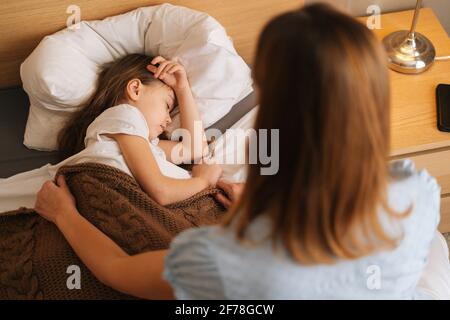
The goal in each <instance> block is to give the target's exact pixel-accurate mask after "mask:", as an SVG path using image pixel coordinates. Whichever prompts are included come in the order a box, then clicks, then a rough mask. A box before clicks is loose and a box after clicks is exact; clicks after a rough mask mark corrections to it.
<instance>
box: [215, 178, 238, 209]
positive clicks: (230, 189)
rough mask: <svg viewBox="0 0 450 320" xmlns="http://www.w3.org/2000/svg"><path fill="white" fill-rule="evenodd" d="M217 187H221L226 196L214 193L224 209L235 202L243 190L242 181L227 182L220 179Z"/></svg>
mask: <svg viewBox="0 0 450 320" xmlns="http://www.w3.org/2000/svg"><path fill="white" fill-rule="evenodd" d="M217 187H219V188H220V189H222V190H223V191H224V192H225V194H226V195H227V196H226V197H225V196H223V195H222V194H221V193H216V195H215V197H216V199H217V201H219V202H220V203H221V204H222V205H223V206H224V207H225V208H226V209H229V208H230V207H231V206H232V205H233V204H235V203H236V202H237V201H238V200H239V198H240V197H241V196H242V191H244V184H243V183H229V182H225V181H224V180H220V181H219V182H218V183H217Z"/></svg>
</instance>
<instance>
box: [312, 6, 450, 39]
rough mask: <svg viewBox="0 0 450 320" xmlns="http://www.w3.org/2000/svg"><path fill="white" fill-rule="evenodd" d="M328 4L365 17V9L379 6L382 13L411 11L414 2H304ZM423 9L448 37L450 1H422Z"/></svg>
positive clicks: (449, 29)
mask: <svg viewBox="0 0 450 320" xmlns="http://www.w3.org/2000/svg"><path fill="white" fill-rule="evenodd" d="M316 2H330V3H333V4H335V5H338V6H339V7H341V8H343V9H345V10H347V11H348V12H350V13H351V14H353V15H355V16H364V15H366V10H367V7H368V6H370V5H379V6H380V8H381V11H382V12H383V13H386V12H392V11H400V10H406V9H412V8H414V7H415V5H416V0H305V4H311V3H316ZM424 7H430V8H432V9H433V11H434V13H435V14H436V15H437V16H438V18H439V20H440V22H441V24H442V25H443V26H444V28H445V29H446V30H447V33H448V34H449V35H450V0H424Z"/></svg>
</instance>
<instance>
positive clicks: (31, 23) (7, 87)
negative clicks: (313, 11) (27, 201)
mask: <svg viewBox="0 0 450 320" xmlns="http://www.w3.org/2000/svg"><path fill="white" fill-rule="evenodd" d="M163 2H164V1H137V0H127V1H120V2H118V3H115V4H114V6H112V5H111V2H110V1H106V0H96V1H87V0H83V1H78V2H77V5H78V8H79V9H80V14H81V19H82V20H92V19H102V18H104V17H107V16H111V15H115V14H119V13H122V12H126V11H129V10H132V9H134V8H137V7H141V6H149V5H156V4H160V3H163ZM171 3H172V4H175V5H181V6H186V7H189V8H192V9H196V10H200V11H204V12H207V13H209V14H210V15H212V16H213V17H215V18H216V19H217V20H218V21H219V22H220V23H222V24H223V25H224V26H225V28H226V29H227V32H228V34H229V35H230V36H231V37H232V39H233V41H234V45H235V47H236V49H237V51H238V53H239V54H240V55H241V56H242V57H243V58H244V60H245V61H246V62H247V63H248V64H251V63H252V57H253V55H254V47H255V44H256V41H257V35H258V33H259V31H260V30H261V28H262V27H263V25H264V24H265V23H266V22H267V21H268V20H269V19H270V18H271V17H272V16H274V15H276V14H278V13H280V12H283V11H285V10H289V9H292V8H296V7H299V6H300V5H301V4H302V1H297V0H295V1H294V0H279V1H276V2H273V1H271V0H259V1H245V2H242V1H238V0H228V1H219V0H208V1H202V0H181V1H171ZM0 12H2V14H1V17H2V19H0V73H1V74H2V77H1V78H0V135H1V139H0V150H2V151H1V152H0V178H6V177H9V176H12V175H14V174H16V173H19V172H23V171H28V170H31V169H34V168H38V167H40V166H42V165H44V164H47V163H52V164H54V163H56V162H57V161H58V159H57V154H56V152H42V151H36V150H30V149H27V148H26V147H25V146H24V145H23V134H24V128H25V123H26V120H27V115H28V108H29V100H28V97H27V94H26V93H25V92H24V91H23V89H22V87H21V81H20V75H19V66H20V64H21V63H22V61H23V60H24V59H25V58H26V57H27V56H28V55H29V54H30V53H31V51H32V50H33V49H34V47H35V46H36V45H37V44H38V43H39V41H40V40H41V39H42V38H43V36H45V35H47V34H50V33H53V32H55V31H57V30H59V29H62V28H64V27H65V23H66V20H67V19H68V17H69V16H70V14H71V11H70V8H69V3H65V2H64V1H58V0H46V1H40V2H35V1H31V0H19V1H11V0H6V1H2V3H1V4H0ZM13 30H14V32H12V31H13ZM255 105H256V97H255V94H254V93H252V94H250V95H249V96H247V97H246V98H245V99H243V100H242V101H240V102H239V103H237V104H236V105H235V106H234V107H233V108H232V110H231V111H230V112H229V113H228V114H227V115H226V116H225V117H223V118H222V119H221V120H219V121H218V122H216V123H215V124H213V125H211V126H210V127H214V128H218V129H220V130H221V131H222V132H224V131H225V130H226V129H227V128H230V127H231V126H232V125H233V124H234V123H236V122H237V121H238V120H239V119H241V118H242V117H243V116H244V115H245V114H247V113H248V112H249V111H250V110H251V109H252V108H253V107H255Z"/></svg>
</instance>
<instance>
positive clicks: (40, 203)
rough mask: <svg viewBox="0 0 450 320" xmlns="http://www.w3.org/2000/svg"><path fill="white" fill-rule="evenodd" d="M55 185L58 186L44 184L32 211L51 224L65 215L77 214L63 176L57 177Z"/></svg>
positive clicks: (52, 183)
mask: <svg viewBox="0 0 450 320" xmlns="http://www.w3.org/2000/svg"><path fill="white" fill-rule="evenodd" d="M57 183H58V185H56V184H55V183H54V182H53V181H47V182H45V183H44V184H43V185H42V187H41V190H39V192H38V194H37V199H36V204H35V205H34V210H36V212H37V213H39V215H41V216H42V217H43V218H45V219H47V220H49V221H51V222H53V223H56V222H57V220H58V219H59V218H60V217H62V216H64V215H65V214H69V213H73V212H77V208H76V202H75V198H74V197H73V195H72V194H71V193H70V190H69V187H68V186H67V184H66V180H65V179H64V176H59V177H58V179H57Z"/></svg>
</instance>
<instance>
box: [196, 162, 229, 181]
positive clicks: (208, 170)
mask: <svg viewBox="0 0 450 320" xmlns="http://www.w3.org/2000/svg"><path fill="white" fill-rule="evenodd" d="M221 175H222V167H221V166H219V165H217V164H206V163H202V164H197V165H194V166H193V167H192V177H194V178H202V179H204V180H205V181H207V182H208V185H209V186H210V187H214V186H215V185H216V183H217V181H218V180H219V178H220V176H221Z"/></svg>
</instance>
